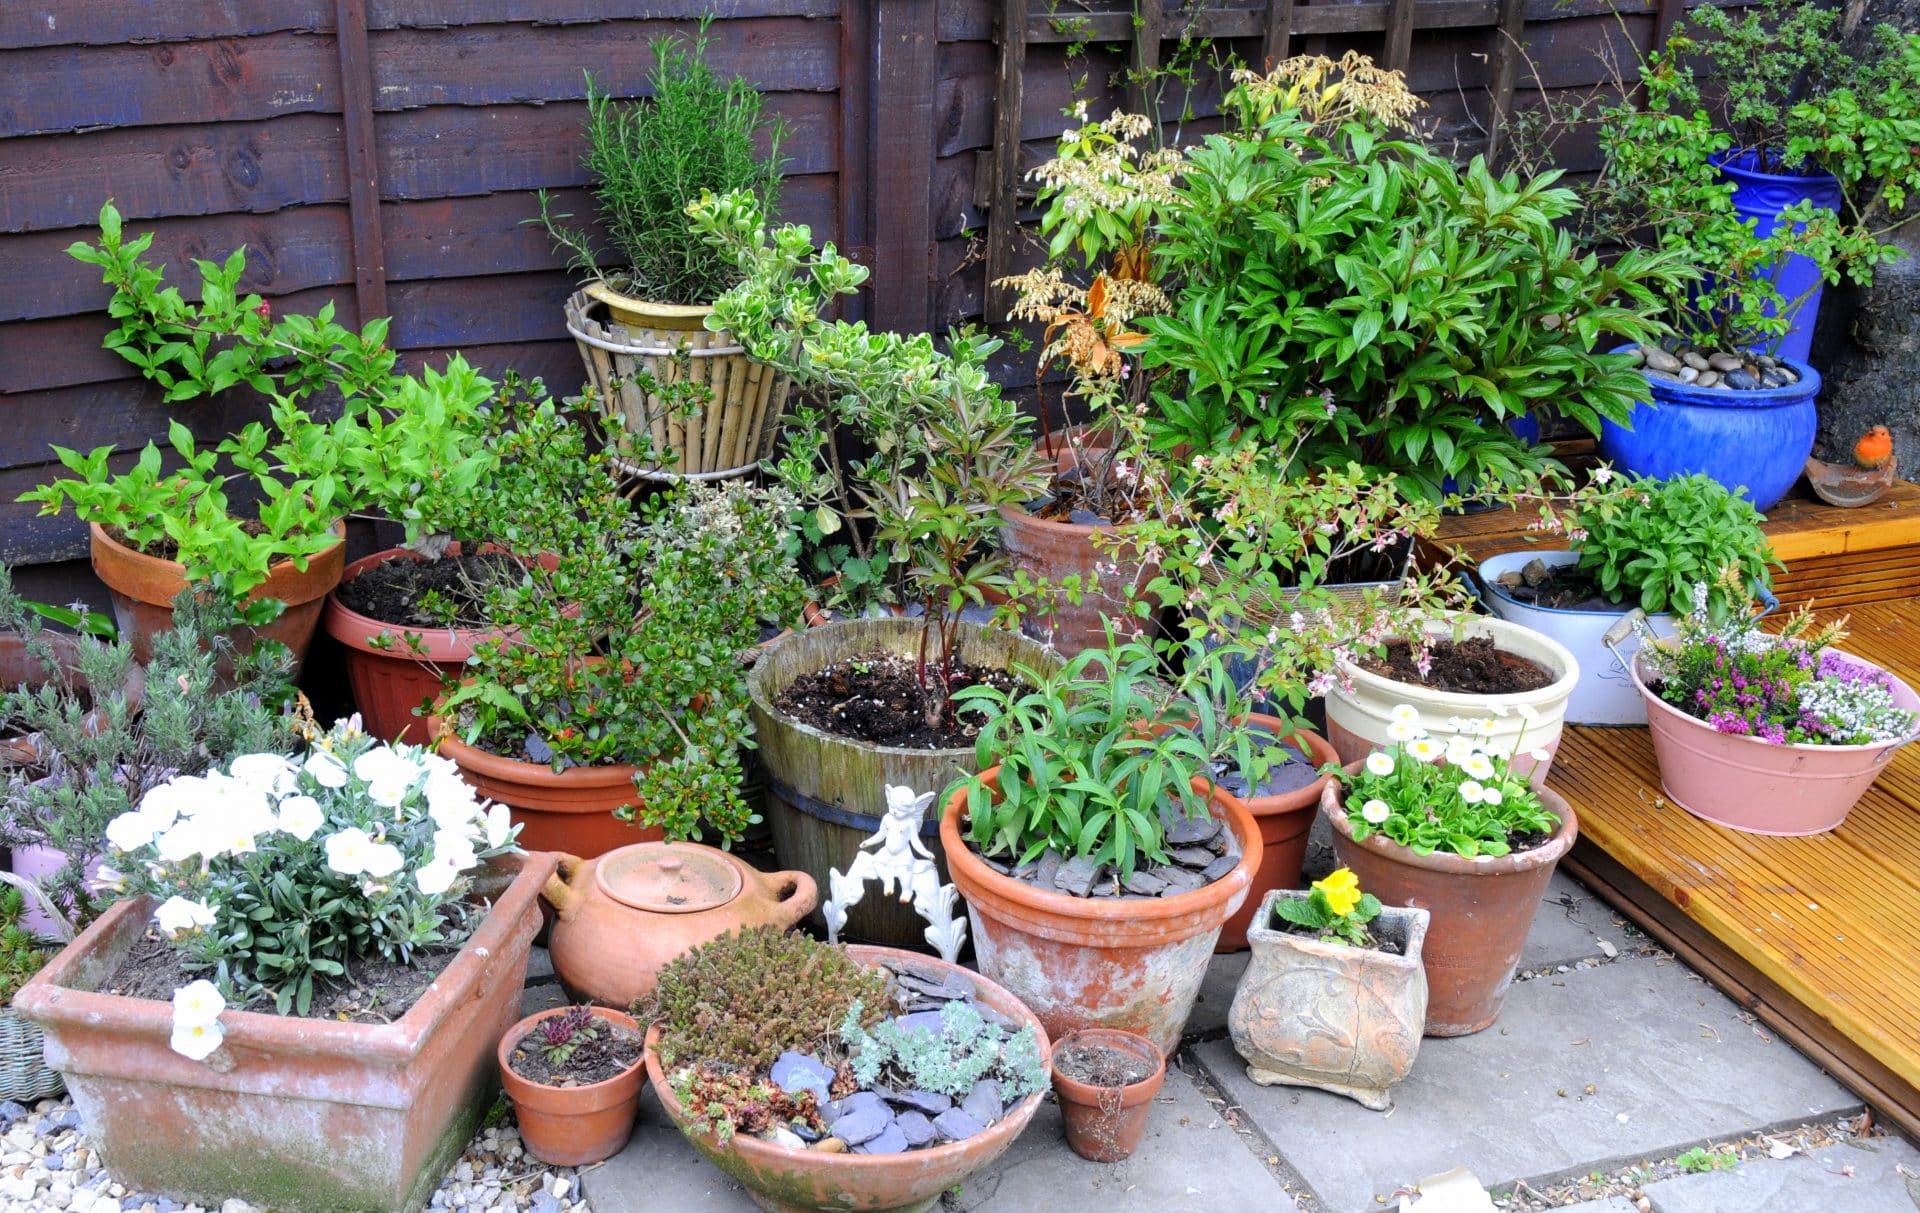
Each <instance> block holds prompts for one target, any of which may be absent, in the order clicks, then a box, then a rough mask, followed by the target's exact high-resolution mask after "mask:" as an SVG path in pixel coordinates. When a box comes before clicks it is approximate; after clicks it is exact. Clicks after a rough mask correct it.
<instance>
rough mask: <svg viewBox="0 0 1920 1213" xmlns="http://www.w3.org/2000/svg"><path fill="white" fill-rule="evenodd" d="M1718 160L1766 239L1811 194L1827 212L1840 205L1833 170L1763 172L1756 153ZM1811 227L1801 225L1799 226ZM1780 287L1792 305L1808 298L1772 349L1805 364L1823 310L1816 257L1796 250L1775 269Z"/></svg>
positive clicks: (1739, 206) (1740, 206) (1737, 203)
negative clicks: (1782, 217) (1794, 174)
mask: <svg viewBox="0 0 1920 1213" xmlns="http://www.w3.org/2000/svg"><path fill="white" fill-rule="evenodd" d="M1714 164H1715V166H1716V167H1718V168H1719V170H1720V174H1721V176H1723V177H1725V178H1726V179H1727V180H1728V181H1729V182H1731V183H1732V185H1733V209H1734V210H1735V211H1738V212H1739V214H1740V216H1741V218H1743V219H1752V220H1753V221H1754V234H1755V235H1757V236H1760V237H1762V238H1764V237H1766V236H1768V235H1770V234H1771V233H1772V232H1773V229H1774V228H1776V227H1778V226H1779V224H1780V212H1781V211H1783V210H1786V209H1787V208H1788V207H1790V206H1792V205H1794V204H1795V203H1797V202H1800V201H1803V200H1805V199H1809V198H1811V199H1812V200H1813V204H1814V205H1815V206H1817V207H1820V208H1822V209H1824V210H1829V211H1838V210H1839V209H1840V183H1839V182H1838V181H1836V180H1835V179H1834V178H1833V177H1832V176H1831V175H1829V174H1827V173H1815V174H1813V175H1812V176H1809V177H1790V176H1786V175H1784V174H1781V173H1763V172H1761V171H1759V167H1758V165H1759V157H1758V156H1756V155H1755V154H1754V153H1752V152H1733V153H1728V154H1726V155H1722V156H1716V157H1715V158H1714ZM1805 226H1806V225H1805V224H1804V223H1803V224H1796V225H1795V227H1794V230H1795V231H1799V230H1800V229H1801V228H1804V227H1805ZM1774 285H1775V286H1777V287H1778V288H1779V290H1780V294H1781V295H1782V296H1783V297H1785V298H1786V299H1787V300H1788V301H1789V303H1791V302H1792V301H1793V300H1795V299H1801V296H1802V295H1803V294H1804V295H1805V298H1804V299H1802V300H1801V303H1800V305H1799V306H1798V307H1797V308H1793V309H1792V311H1791V317H1792V320H1793V328H1791V329H1790V330H1788V332H1787V335H1786V336H1785V337H1783V338H1781V339H1780V346H1779V348H1778V349H1777V350H1774V351H1772V353H1773V354H1774V356H1775V357H1777V358H1787V359H1792V360H1793V361H1796V362H1805V361H1806V360H1807V358H1808V355H1809V354H1810V353H1811V352H1812V350H1813V322H1814V320H1815V319H1816V318H1818V316H1819V314H1820V294H1821V291H1822V289H1823V282H1822V279H1821V277H1820V267H1819V266H1817V265H1816V264H1814V261H1813V259H1812V258H1810V257H1802V256H1801V255H1800V254H1798V253H1794V254H1791V255H1789V256H1788V257H1787V259H1786V261H1785V263H1784V264H1782V265H1781V266H1780V268H1779V269H1778V270H1777V271H1775V273H1774ZM1767 313H1768V315H1772V314H1773V309H1772V308H1768V309H1767Z"/></svg>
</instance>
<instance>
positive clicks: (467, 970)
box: [13, 853, 554, 1213]
mask: <svg viewBox="0 0 1920 1213" xmlns="http://www.w3.org/2000/svg"><path fill="white" fill-rule="evenodd" d="M499 867H500V868H501V869H502V870H501V871H500V872H499V873H498V879H496V880H494V881H492V882H491V887H490V888H486V889H485V891H486V892H488V893H490V894H491V895H492V896H493V897H494V905H493V909H492V910H491V912H489V913H488V914H487V916H486V917H485V918H484V919H483V920H481V923H480V926H479V929H478V930H476V931H475V932H474V933H473V936H472V938H470V939H469V940H468V941H467V944H466V946H465V947H464V948H462V949H461V951H460V954H459V955H458V956H456V957H455V958H454V960H453V963H452V964H450V965H448V966H447V968H446V970H445V971H444V972H442V973H441V974H440V976H439V978H438V979H437V980H436V981H435V982H434V983H433V985H432V986H431V987H429V988H428V990H427V992H426V994H425V995H424V996H423V997H422V998H421V999H420V1001H419V1002H417V1003H415V1004H414V1005H413V1007H412V1009H411V1010H409V1011H408V1012H407V1013H406V1014H405V1015H403V1016H402V1017H401V1018H400V1019H398V1020H396V1021H395V1022H393V1023H390V1024H357V1023H337V1022H332V1021H328V1020H316V1019H297V1018H294V1017H291V1016H280V1015H270V1014H262V1013H259V1012H253V1011H228V1012H227V1013H225V1014H224V1015H222V1016H221V1017H220V1023H221V1026H222V1027H223V1028H225V1029H226V1040H225V1042H224V1044H223V1045H222V1046H221V1047H220V1048H219V1049H218V1050H216V1051H215V1052H214V1054H213V1055H212V1056H211V1057H209V1058H208V1059H207V1060H206V1061H204V1062H198V1061H190V1060H188V1059H187V1058H185V1057H183V1056H181V1055H180V1054H178V1053H175V1052H174V1051H173V1050H172V1049H171V1048H169V1047H168V1043H167V1042H168V1038H169V1037H170V1035H171V1034H172V1020H173V1008H172V1006H171V1004H170V1003H167V1002H161V1001H158V1000H155V999H147V998H127V997H123V996H120V995H115V994H101V993H98V992H97V991H98V989H99V987H100V985H101V984H102V983H104V982H105V981H106V980H107V979H108V978H109V977H110V976H111V975H112V973H113V971H114V969H115V967H116V966H117V965H118V964H119V962H120V959H121V958H122V957H123V956H124V955H125V954H126V951H127V949H128V948H130V947H131V946H132V945H133V942H134V940H135V939H137V938H138V937H139V936H140V933H141V932H142V931H144V930H145V928H146V925H147V923H148V921H149V919H150V917H151V912H152V907H151V906H150V905H149V904H148V899H146V898H142V899H139V900H136V901H123V902H121V903H120V904H118V905H116V906H114V907H113V908H112V909H111V910H109V911H108V912H107V913H106V914H105V915H104V916H103V917H101V918H100V919H99V920H98V921H97V922H95V923H94V924H93V925H92V926H91V927H89V928H88V929H87V930H86V931H85V932H84V933H82V934H81V936H80V938H78V939H77V940H75V941H74V942H73V943H72V944H71V945H69V946H68V947H67V949H66V950H65V951H63V952H61V953H60V954H59V955H58V956H56V957H55V958H54V959H53V961H52V963H50V964H49V965H48V966H47V967H46V968H45V969H42V970H41V971H40V973H39V974H38V975H37V976H35V977H34V979H33V980H32V981H30V982H28V983H27V985H26V986H25V987H24V988H23V989H22V990H21V991H20V992H19V993H18V994H17V995H15V996H14V1000H13V1005H14V1008H15V1009H16V1010H18V1011H20V1012H21V1013H22V1014H23V1015H25V1016H26V1017H27V1018H28V1019H30V1020H32V1021H34V1022H35V1023H38V1024H39V1025H40V1026H41V1027H42V1028H43V1029H44V1030H45V1032H46V1036H47V1060H48V1063H49V1064H51V1065H52V1066H53V1067H54V1068H55V1069H56V1070H59V1071H61V1072H62V1073H63V1074H64V1075H65V1077H66V1080H67V1089H68V1090H69V1091H70V1092H72V1094H73V1098H74V1103H75V1105H76V1106H77V1107H78V1108H79V1110H80V1115H81V1117H82V1119H83V1120H84V1122H85V1124H86V1131H87V1135H88V1137H89V1138H90V1139H91V1140H92V1142H93V1143H94V1145H95V1146H96V1147H97V1148H98V1149H99V1150H100V1153H101V1155H102V1157H103V1160H104V1162H105V1163H106V1167H107V1170H108V1171H109V1172H110V1173H111V1174H112V1175H113V1177H114V1178H115V1179H116V1180H118V1181H119V1182H121V1183H123V1184H125V1185H127V1186H128V1187H129V1188H133V1189H135V1190H138V1191H145V1192H153V1193H157V1194H160V1195H164V1196H167V1197H170V1198H172V1199H174V1200H178V1201H183V1202H197V1203H200V1204H204V1205H210V1206H212V1207H214V1208H218V1207H219V1205H220V1203H221V1202H222V1201H223V1200H226V1199H227V1198H229V1197H235V1196H237V1197H240V1198H241V1199H243V1200H246V1201H248V1202H250V1203H252V1204H255V1205H261V1206H265V1207H268V1208H272V1209H276V1210H283V1211H285V1213H360V1211H362V1210H365V1211H369V1213H371V1211H375V1210H377V1211H379V1213H388V1211H401V1213H406V1211H410V1210H415V1209H419V1208H421V1207H422V1206H423V1205H425V1204H426V1202H427V1200H428V1198H429V1197H430V1196H431V1195H432V1194H433V1190H434V1189H435V1188H436V1187H437V1186H438V1185H439V1183H440V1180H441V1179H442V1177H444V1176H445V1174H446V1172H447V1169H448V1168H449V1167H451V1166H452V1165H453V1163H454V1161H455V1160H456V1159H458V1158H459V1156H460V1153H461V1151H462V1150H463V1149H464V1148H465V1146H466V1143H467V1141H468V1140H469V1138H471V1136H472V1134H473V1131H474V1129H475V1127H476V1126H477V1125H478V1122H479V1120H480V1117H481V1116H482V1115H483V1114H484V1113H485V1112H486V1109H487V1106H488V1103H489V1102H490V1094H491V1089H492V1087H493V1084H494V1082H495V1081H496V1079H497V1071H496V1067H495V1063H494V1045H495V1043H496V1042H497V1041H498V1040H499V1039H500V1036H501V1034H502V1033H504V1032H505V1031H506V1030H507V1029H508V1027H510V1026H511V1025H512V1024H513V1023H514V1022H515V1021H516V1020H517V1019H519V1017H520V993H521V988H522V986H523V985H524V983H525V974H526V966H527V949H528V946H529V945H530V944H531V943H532V942H533V936H534V933H535V932H536V931H537V930H538V929H539V927H540V906H539V896H540V888H541V886H542V885H543V884H545V882H546V880H547V877H548V876H550V875H552V874H553V870H554V856H553V855H551V854H548V853H534V854H529V855H524V856H518V857H515V858H513V859H510V860H504V861H499ZM481 883H482V885H483V886H485V885H487V884H488V882H487V881H486V880H485V879H484V877H483V880H482V881H481Z"/></svg>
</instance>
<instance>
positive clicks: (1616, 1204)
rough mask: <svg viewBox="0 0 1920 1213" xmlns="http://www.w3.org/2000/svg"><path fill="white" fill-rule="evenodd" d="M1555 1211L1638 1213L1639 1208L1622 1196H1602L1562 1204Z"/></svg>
mask: <svg viewBox="0 0 1920 1213" xmlns="http://www.w3.org/2000/svg"><path fill="white" fill-rule="evenodd" d="M1555 1213H1640V1210H1639V1209H1638V1208H1636V1207H1634V1203H1633V1202H1632V1201H1630V1200H1628V1199H1627V1198H1626V1197H1624V1196H1602V1197H1601V1198H1600V1199H1599V1200H1583V1201H1581V1202H1580V1203H1579V1204H1577V1205H1562V1206H1561V1207H1560V1208H1559V1209H1557V1210H1556V1211H1555Z"/></svg>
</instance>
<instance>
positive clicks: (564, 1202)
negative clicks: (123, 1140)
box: [0, 1098, 591, 1213]
mask: <svg viewBox="0 0 1920 1213" xmlns="http://www.w3.org/2000/svg"><path fill="white" fill-rule="evenodd" d="M0 1128H4V1130H5V1131H4V1132H0V1211H4V1213H29V1211H32V1213H39V1211H42V1210H65V1211H66V1213H259V1211H258V1210H256V1208H255V1206H253V1205H250V1204H248V1203H247V1202H246V1201H244V1200H237V1199H236V1200H229V1201H226V1202H225V1203H224V1204H220V1205H212V1206H209V1205H196V1204H182V1203H180V1202H179V1201H176V1200H169V1199H167V1198H166V1197H164V1196H154V1195H152V1194H151V1193H146V1192H137V1191H133V1190H131V1189H129V1188H128V1187H127V1186H126V1185H125V1184H122V1183H119V1182H117V1181H116V1180H115V1179H114V1178H113V1177H112V1176H111V1175H109V1174H107V1171H106V1169H105V1168H104V1167H103V1166H102V1165H101V1163H100V1156H99V1155H98V1154H97V1153H95V1152H94V1150H93V1149H92V1147H91V1145H90V1144H89V1143H88V1141H87V1138H86V1133H85V1130H84V1129H83V1128H82V1126H81V1123H80V1114H79V1113H78V1112H76V1111H75V1110H74V1107H73V1101H72V1100H69V1099H64V1098H62V1099H43V1100H41V1101H40V1102H39V1103H37V1104H35V1105H33V1106H32V1107H31V1108H29V1107H24V1106H22V1105H20V1104H17V1103H13V1102H11V1101H6V1102H0ZM429 1207H430V1208H433V1209H442V1210H447V1211H448V1213H591V1211H590V1209H589V1206H588V1204H587V1202H586V1201H585V1200H584V1199H582V1198H581V1196H580V1181H579V1177H578V1175H577V1174H576V1173H575V1171H574V1170H573V1168H571V1167H548V1166H547V1165H546V1164H544V1163H542V1162H539V1161H538V1160H536V1159H534V1158H533V1157H532V1156H531V1155H529V1154H528V1153H527V1152H526V1148H525V1147H524V1146H522V1145H521V1143H520V1132H519V1130H518V1129H516V1128H514V1127H513V1125H512V1124H511V1123H505V1124H500V1125H496V1126H492V1127H483V1128H482V1129H481V1130H480V1131H479V1132H478V1133H477V1134H476V1135H475V1136H474V1139H473V1141H472V1143H471V1144H470V1145H468V1147H467V1152H466V1153H465V1154H464V1155H462V1156H461V1158H460V1161H459V1162H458V1163H456V1164H454V1167H453V1170H452V1171H451V1172H450V1173H449V1174H448V1175H447V1177H446V1179H445V1180H443V1181H442V1182H441V1184H440V1187H439V1189H438V1190H437V1191H435V1192H434V1194H433V1199H432V1201H431V1203H430V1205H429Z"/></svg>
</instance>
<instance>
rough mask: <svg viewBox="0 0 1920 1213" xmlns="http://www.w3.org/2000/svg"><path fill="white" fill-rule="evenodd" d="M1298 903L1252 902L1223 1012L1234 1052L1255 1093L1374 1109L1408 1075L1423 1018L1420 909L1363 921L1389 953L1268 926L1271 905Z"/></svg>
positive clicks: (1303, 895)
mask: <svg viewBox="0 0 1920 1213" xmlns="http://www.w3.org/2000/svg"><path fill="white" fill-rule="evenodd" d="M1308 896H1309V894H1308V893H1307V892H1306V891H1305V890H1301V889H1275V890H1274V891H1273V892H1271V893H1268V894H1267V896H1266V898H1265V899H1264V900H1262V901H1261V903H1260V916H1259V917H1258V918H1257V919H1255V920H1254V926H1253V928H1252V929H1251V930H1249V931H1248V932H1247V939H1248V940H1249V942H1251V943H1252V945H1253V959H1252V962H1251V963H1249V964H1248V965H1247V971H1246V973H1245V974H1244V975H1243V976H1242V977H1241V978H1240V985H1239V988H1237V989H1236V990H1235V991H1234V994H1233V1007H1232V1009H1231V1010H1230V1011H1229V1012H1228V1013H1227V1028H1228V1030H1229V1031H1230V1032H1231V1033H1232V1034H1233V1047H1234V1050H1235V1051H1236V1052H1238V1053H1239V1054H1240V1056H1241V1057H1243V1058H1245V1059H1246V1062H1247V1077H1248V1078H1250V1079H1252V1080H1253V1081H1254V1082H1257V1083H1259V1084H1261V1085H1262V1086H1273V1085H1276V1084H1286V1085H1288V1086H1296V1087H1318V1088H1320V1089H1321V1090H1322V1091H1331V1092H1333V1093H1334V1094H1335V1095H1345V1096H1347V1097H1348V1098H1350V1099H1355V1100H1358V1101H1359V1102H1360V1103H1361V1104H1362V1105H1364V1106H1366V1107H1369V1108H1372V1109H1373V1110H1374V1111H1376V1112H1383V1111H1385V1110H1386V1109H1387V1108H1388V1107H1390V1106H1392V1102H1393V1101H1392V1100H1391V1099H1389V1098H1388V1096H1387V1088H1388V1087H1391V1086H1392V1085H1393V1084H1394V1083H1396V1082H1399V1081H1400V1080H1401V1079H1403V1078H1405V1077H1406V1076H1407V1073H1408V1072H1409V1071H1410V1070H1412V1069H1413V1059H1414V1058H1415V1057H1416V1056H1418V1055H1419V1052H1420V1036H1421V1033H1422V1032H1423V1031H1424V1030H1425V1025H1426V1021H1427V974H1426V969H1425V968H1424V967H1423V966H1422V964H1421V954H1420V953H1421V947H1422V945H1423V944H1424V943H1425V941H1426V937H1427V922H1428V914H1427V911H1425V910H1417V909H1406V908H1403V907H1399V906H1388V907H1386V908H1384V909H1382V910H1381V911H1380V916H1379V917H1378V918H1375V919H1374V920H1373V923H1372V931H1373V934H1374V937H1375V938H1376V939H1380V940H1383V941H1386V942H1390V943H1392V944H1394V945H1396V946H1397V947H1398V949H1399V954H1398V955H1395V954H1394V953H1393V952H1383V951H1378V950H1376V949H1373V948H1360V947H1353V946H1351V945H1348V944H1343V943H1326V942H1323V941H1321V940H1318V939H1315V938H1313V937H1312V936H1309V935H1300V934H1295V933H1294V932H1292V931H1287V930H1283V929H1281V928H1279V927H1277V926H1275V925H1274V918H1275V915H1274V907H1275V905H1277V904H1278V903H1279V902H1281V901H1288V900H1291V901H1305V900H1306V899H1307V897H1308Z"/></svg>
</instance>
